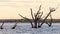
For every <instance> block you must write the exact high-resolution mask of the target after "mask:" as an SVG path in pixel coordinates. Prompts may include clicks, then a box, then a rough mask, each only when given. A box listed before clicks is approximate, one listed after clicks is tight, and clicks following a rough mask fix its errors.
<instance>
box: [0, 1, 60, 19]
mask: <svg viewBox="0 0 60 34" xmlns="http://www.w3.org/2000/svg"><path fill="white" fill-rule="evenodd" d="M40 5H41V6H42V7H41V11H43V16H46V15H47V14H48V12H49V8H56V7H58V8H57V9H56V11H55V12H52V13H51V15H52V18H53V19H60V0H0V19H21V17H20V16H19V15H18V14H21V15H22V16H24V17H27V18H31V14H30V8H32V10H33V13H36V12H37V11H38V8H39V6H40Z"/></svg>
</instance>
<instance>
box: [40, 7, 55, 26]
mask: <svg viewBox="0 0 60 34" xmlns="http://www.w3.org/2000/svg"><path fill="white" fill-rule="evenodd" d="M49 9H50V12H49V13H48V14H47V16H46V17H45V19H44V20H43V22H42V23H41V24H40V26H39V27H41V26H42V25H43V24H44V22H45V20H46V19H47V18H48V16H49V15H50V14H51V13H52V12H54V11H55V10H56V9H55V8H49ZM50 16H51V15H50ZM49 26H50V25H49Z"/></svg>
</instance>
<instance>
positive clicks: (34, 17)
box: [19, 5, 43, 28]
mask: <svg viewBox="0 0 60 34" xmlns="http://www.w3.org/2000/svg"><path fill="white" fill-rule="evenodd" d="M30 10H31V16H32V20H33V23H34V25H33V24H32V21H31V20H30V19H29V18H26V17H23V16H22V15H20V14H19V16H21V17H22V18H24V19H26V20H28V21H29V22H30V23H31V25H32V28H37V27H38V25H37V23H38V20H39V14H43V12H40V10H41V5H40V7H39V10H38V11H37V13H34V15H33V12H32V8H30ZM41 16H42V15H40V17H41Z"/></svg>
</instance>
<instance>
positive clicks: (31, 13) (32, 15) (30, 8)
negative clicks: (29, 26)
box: [30, 8, 34, 21]
mask: <svg viewBox="0 0 60 34" xmlns="http://www.w3.org/2000/svg"><path fill="white" fill-rule="evenodd" d="M30 10H31V16H32V19H33V21H34V17H33V12H32V8H30Z"/></svg>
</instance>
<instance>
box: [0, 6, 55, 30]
mask: <svg viewBox="0 0 60 34" xmlns="http://www.w3.org/2000/svg"><path fill="white" fill-rule="evenodd" d="M40 10H41V5H40V7H39V10H38V11H37V13H34V14H33V11H32V8H30V11H31V17H32V20H33V21H31V20H30V19H29V18H27V17H24V16H22V15H21V14H18V15H19V16H20V17H22V18H24V19H25V20H27V21H29V22H30V23H31V26H32V28H41V26H42V25H43V24H44V23H46V24H48V26H49V27H50V26H51V24H52V21H53V19H52V15H51V13H52V12H54V11H56V9H55V8H49V10H50V11H49V13H48V14H47V16H46V17H45V18H44V19H42V15H43V12H41V11H40ZM48 17H50V18H51V21H50V22H48V21H46V19H47V18H48ZM3 24H4V22H3ZM3 24H2V25H1V26H0V29H3ZM16 26H17V23H16V24H15V25H14V26H13V27H12V29H15V27H16Z"/></svg>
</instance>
